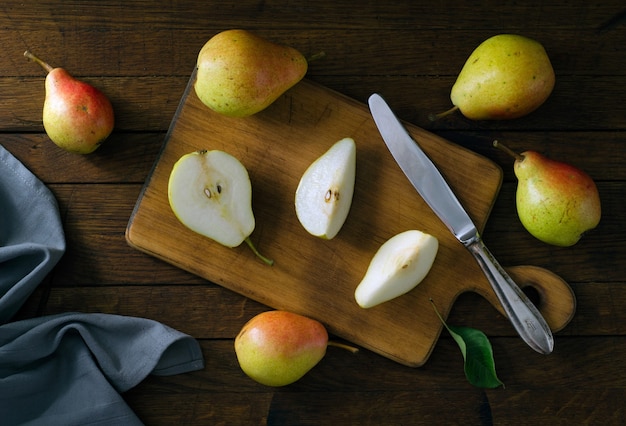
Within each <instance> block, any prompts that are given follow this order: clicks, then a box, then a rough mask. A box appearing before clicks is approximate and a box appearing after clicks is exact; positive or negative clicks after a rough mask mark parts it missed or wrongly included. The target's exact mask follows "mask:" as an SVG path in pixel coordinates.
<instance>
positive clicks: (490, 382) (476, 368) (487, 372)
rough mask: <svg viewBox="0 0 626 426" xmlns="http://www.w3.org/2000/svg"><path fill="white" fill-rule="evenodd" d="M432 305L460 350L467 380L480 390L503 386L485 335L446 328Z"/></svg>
mask: <svg viewBox="0 0 626 426" xmlns="http://www.w3.org/2000/svg"><path fill="white" fill-rule="evenodd" d="M431 303H432V300H431ZM432 305H433V308H434V309H435V312H436V313H437V316H438V317H439V319H440V320H441V322H442V323H443V325H444V326H445V327H446V329H447V330H448V332H449V333H450V335H451V336H452V338H453V339H454V341H455V342H456V343H457V345H459V348H460V349H461V353H462V354H463V359H464V360H465V367H464V368H465V377H466V378H467V380H468V381H469V382H470V383H471V384H472V385H474V386H477V387H480V388H497V387H498V386H504V383H502V382H501V381H500V379H499V378H498V375H497V374H496V364H495V361H494V359H493V350H492V348H491V343H489V339H488V338H487V336H486V335H485V333H483V332H482V331H480V330H476V329H475V328H470V327H457V326H448V324H446V322H445V321H444V320H443V318H442V317H441V315H440V314H439V311H437V308H436V307H435V304H434V303H432Z"/></svg>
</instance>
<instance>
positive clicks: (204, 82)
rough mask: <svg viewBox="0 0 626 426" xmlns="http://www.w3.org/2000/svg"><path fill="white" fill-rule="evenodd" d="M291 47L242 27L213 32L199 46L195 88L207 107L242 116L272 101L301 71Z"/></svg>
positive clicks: (299, 60) (300, 59)
mask: <svg viewBox="0 0 626 426" xmlns="http://www.w3.org/2000/svg"><path fill="white" fill-rule="evenodd" d="M307 68H308V62H307V60H306V58H305V57H304V56H302V54H301V53H300V52H299V51H297V50H296V49H294V48H292V47H289V46H283V45H279V44H276V43H273V42H271V41H269V40H266V39H264V38H262V37H259V36H257V35H254V34H252V33H250V32H248V31H245V30H227V31H223V32H221V33H218V34H216V35H215V36H213V37H212V38H211V39H210V40H209V41H207V42H206V44H205V45H204V46H203V47H202V49H201V50H200V53H199V54H198V61H197V76H196V82H195V85H194V87H195V91H196V94H197V95H198V98H200V100H201V101H202V103H204V104H205V105H206V106H208V107H209V108H211V109H212V110H214V111H216V112H218V113H221V114H224V115H227V116H231V117H246V116H249V115H252V114H255V113H257V112H259V111H261V110H263V109H265V108H267V107H268V106H269V105H270V104H272V103H273V102H274V101H275V100H276V99H277V98H278V97H279V96H280V95H282V94H283V93H284V92H285V91H287V89H289V88H291V87H292V86H293V85H295V84H296V83H297V82H299V81H300V80H301V79H302V78H303V77H304V75H305V74H306V72H307Z"/></svg>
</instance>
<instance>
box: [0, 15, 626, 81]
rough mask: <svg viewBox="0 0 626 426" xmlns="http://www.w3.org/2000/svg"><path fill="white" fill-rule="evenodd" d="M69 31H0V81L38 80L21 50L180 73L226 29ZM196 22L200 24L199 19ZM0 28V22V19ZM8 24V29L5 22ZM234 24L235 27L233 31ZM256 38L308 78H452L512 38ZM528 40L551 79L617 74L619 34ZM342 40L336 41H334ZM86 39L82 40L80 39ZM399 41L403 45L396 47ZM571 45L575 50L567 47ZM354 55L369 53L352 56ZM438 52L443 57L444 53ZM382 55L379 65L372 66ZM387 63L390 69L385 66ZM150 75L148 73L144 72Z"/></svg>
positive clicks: (97, 68)
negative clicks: (483, 48)
mask: <svg viewBox="0 0 626 426" xmlns="http://www.w3.org/2000/svg"><path fill="white" fill-rule="evenodd" d="M79 22H80V25H79V26H76V27H75V29H67V28H65V27H63V26H59V23H58V22H56V21H55V22H52V23H51V27H52V28H50V29H49V30H48V31H43V30H41V31H36V32H33V31H30V32H29V33H28V34H27V35H22V33H21V32H20V30H19V29H17V28H15V27H13V26H12V27H9V28H10V30H9V31H7V32H4V33H0V42H3V44H5V45H10V44H13V42H14V40H19V39H20V38H24V37H26V38H27V40H23V41H22V43H20V44H21V45H22V46H23V47H22V46H21V47H22V49H21V51H20V50H19V49H17V51H12V54H14V55H15V57H14V58H11V59H12V60H11V61H7V62H4V63H0V76H15V75H20V76H24V77H25V76H28V77H39V76H43V75H44V72H43V70H42V69H41V68H40V67H39V66H38V65H35V64H33V63H30V62H28V61H27V60H26V59H25V58H23V57H21V55H22V53H23V51H24V50H25V49H27V48H29V49H32V50H33V51H34V52H35V53H36V54H38V55H39V56H42V58H43V59H45V60H46V61H48V62H49V63H50V64H52V65H53V66H60V67H64V68H66V69H67V70H69V71H70V72H72V73H73V74H74V75H76V76H83V77H85V76H86V77H89V76H94V75H97V76H109V77H115V76H118V77H119V76H137V77H141V76H146V75H157V76H164V75H181V76H182V75H185V74H188V73H189V72H190V70H191V68H192V67H193V66H194V65H195V62H196V58H197V55H198V52H199V51H200V49H201V48H202V46H203V45H204V43H205V42H206V41H207V40H208V39H209V38H211V37H212V36H213V35H215V34H217V33H218V32H220V31H222V30H224V29H228V28H229V27H228V26H225V25H224V23H222V22H219V21H215V20H212V21H209V22H207V23H206V24H204V25H202V28H195V27H193V26H192V27H191V29H190V28H181V29H175V28H171V27H170V28H168V29H163V30H159V31H156V32H155V30H154V28H153V27H150V26H147V25H145V24H144V23H141V22H139V23H137V25H138V26H139V29H138V30H137V31H129V30H124V29H122V28H120V27H119V25H113V26H112V25H111V23H109V24H107V23H106V22H107V21H102V20H99V21H98V22H97V23H95V24H90V23H89V22H83V21H82V20H81V21H79ZM198 22H201V21H198ZM0 24H2V19H1V17H0ZM7 25H9V24H8V23H7ZM240 26H241V24H236V25H235V27H236V28H239V27H240ZM247 28H248V29H251V30H252V31H254V32H255V33H257V34H259V35H261V36H263V37H266V38H268V39H270V40H274V41H276V42H279V43H284V44H289V45H291V46H293V47H295V48H297V49H298V50H300V51H301V52H302V53H303V54H304V55H305V56H307V57H308V56H311V55H313V54H315V53H317V52H319V51H324V52H325V53H326V57H325V58H324V59H321V60H318V61H315V62H312V63H311V75H313V76H315V75H317V74H321V75H343V76H349V75H396V76H402V75H408V76H455V75H456V74H457V73H458V72H459V70H460V69H461V67H462V66H463V64H464V63H465V61H466V60H467V57H468V56H469V55H470V53H471V52H472V51H473V50H474V48H476V46H478V45H479V44H480V43H481V42H482V41H483V40H485V39H486V38H488V37H490V36H492V35H495V34H498V33H499V32H511V31H512V28H510V27H505V26H502V27H499V28H495V29H494V28H491V29H488V30H486V29H476V28H472V29H455V28H449V29H446V30H442V29H431V28H411V29H405V30H402V29H398V28H389V29H382V28H379V27H378V26H377V28H375V29H372V28H371V27H370V28H363V29H360V30H358V31H355V30H349V29H346V28H332V29H323V30H319V29H314V28H311V29H309V30H307V31H302V30H285V29H280V28H276V25H275V24H273V23H266V24H261V25H259V24H256V25H254V26H253V28H250V27H249V26H248V27H247ZM520 32H521V33H522V34H524V35H527V36H528V37H533V38H535V39H537V40H538V41H540V42H541V43H542V44H543V45H544V46H545V48H546V50H547V52H548V55H549V57H550V59H551V62H552V65H553V67H554V69H555V72H556V74H557V76H561V75H562V76H567V75H571V74H572V73H574V72H576V73H577V74H578V75H587V76H598V77H599V76H607V75H612V76H619V75H622V74H623V70H622V69H621V66H620V62H619V61H618V60H616V58H617V57H619V55H623V54H624V53H625V49H626V47H625V46H624V44H623V43H621V41H622V40H623V35H622V34H620V33H619V32H618V31H612V32H609V33H606V34H598V33H597V32H596V30H595V28H589V29H586V30H585V29H581V28H579V27H578V28H576V29H571V30H563V31H560V32H559V37H554V34H553V30H552V29H550V30H544V31H542V30H541V29H533V30H528V29H523V30H521V31H520ZM146 37H152V38H153V39H155V42H154V43H153V44H151V45H150V46H146V45H145V44H144V43H143V42H142V40H144V39H145V38H146ZM337 38H341V39H342V40H343V43H341V44H337V43H336V42H335V40H336V39H337ZM87 40H88V41H87ZM398 40H402V43H399V42H398ZM68 44H71V45H73V46H75V47H74V49H76V51H77V52H78V53H79V54H73V55H68V53H67V52H66V49H65V46H67V45H68ZM572 47H574V48H575V49H576V51H575V52H572V51H571V49H572ZM354 52H368V54H367V55H355V54H354ZM442 52H445V54H443V53H442ZM372 57H384V58H385V59H386V60H385V61H373V60H372ZM390 64H393V65H390ZM148 69H149V70H154V71H152V72H151V73H149V74H147V73H146V70H148Z"/></svg>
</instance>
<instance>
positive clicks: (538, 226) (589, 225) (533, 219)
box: [493, 141, 601, 247]
mask: <svg viewBox="0 0 626 426" xmlns="http://www.w3.org/2000/svg"><path fill="white" fill-rule="evenodd" d="M493 144H494V146H496V147H498V148H500V149H503V150H504V151H506V152H508V153H509V154H511V155H513V156H514V157H515V163H514V165H513V168H514V172H515V176H516V177H517V179H518V185H517V192H516V196H515V202H516V207H517V214H518V216H519V218H520V221H521V222H522V225H524V228H526V230H527V231H528V232H530V233H531V234H532V235H533V236H534V237H535V238H537V239H539V240H541V241H543V242H545V243H547V244H552V245H555V246H560V247H569V246H572V245H574V244H576V243H577V242H578V241H579V240H580V238H581V237H582V235H583V234H584V233H585V232H587V231H589V230H591V229H593V228H595V227H596V226H598V223H600V216H601V205H600V195H599V193H598V188H597V187H596V184H595V182H594V181H593V179H592V178H591V177H590V176H589V175H588V174H586V173H585V172H583V171H582V170H580V169H578V168H576V167H574V166H572V165H569V164H566V163H562V162H559V161H555V160H551V159H549V158H547V157H544V156H543V155H541V154H539V153H538V152H535V151H526V152H523V153H521V154H517V153H515V152H513V151H511V150H510V149H509V148H507V147H506V146H504V145H502V144H501V143H499V142H498V141H494V143H493Z"/></svg>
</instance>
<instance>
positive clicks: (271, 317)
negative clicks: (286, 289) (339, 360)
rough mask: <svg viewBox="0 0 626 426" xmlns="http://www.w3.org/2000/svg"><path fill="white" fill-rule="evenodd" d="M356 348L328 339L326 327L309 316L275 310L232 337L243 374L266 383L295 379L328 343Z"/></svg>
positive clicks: (318, 358)
mask: <svg viewBox="0 0 626 426" xmlns="http://www.w3.org/2000/svg"><path fill="white" fill-rule="evenodd" d="M331 345H332V346H338V347H342V348H344V349H347V350H349V351H351V352H353V353H354V352H356V351H357V349H356V348H353V347H351V346H348V345H344V344H342V343H336V342H332V341H329V340H328V332H327V331H326V328H325V327H324V326H323V325H322V323H320V322H319V321H316V320H314V319H312V318H309V317H306V316H303V315H299V314H296V313H293V312H289V311H284V310H276V311H267V312H263V313H260V314H258V315H256V316H255V317H253V318H252V319H250V320H249V321H248V322H247V323H246V324H245V325H244V326H243V327H242V328H241V331H240V332H239V334H238V335H237V337H236V338H235V353H236V355H237V361H238V362H239V366H240V367H241V369H242V370H243V372H244V373H246V375H248V376H249V377H250V378H251V379H253V380H256V381H257V382H259V383H261V384H264V385H267V386H286V385H288V384H291V383H294V382H295V381H297V380H299V379H300V378H302V376H304V375H305V374H306V373H307V372H309V371H310V370H311V369H312V368H313V367H315V366H316V365H317V364H318V363H319V362H320V361H321V360H322V358H324V355H326V348H327V346H331Z"/></svg>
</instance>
